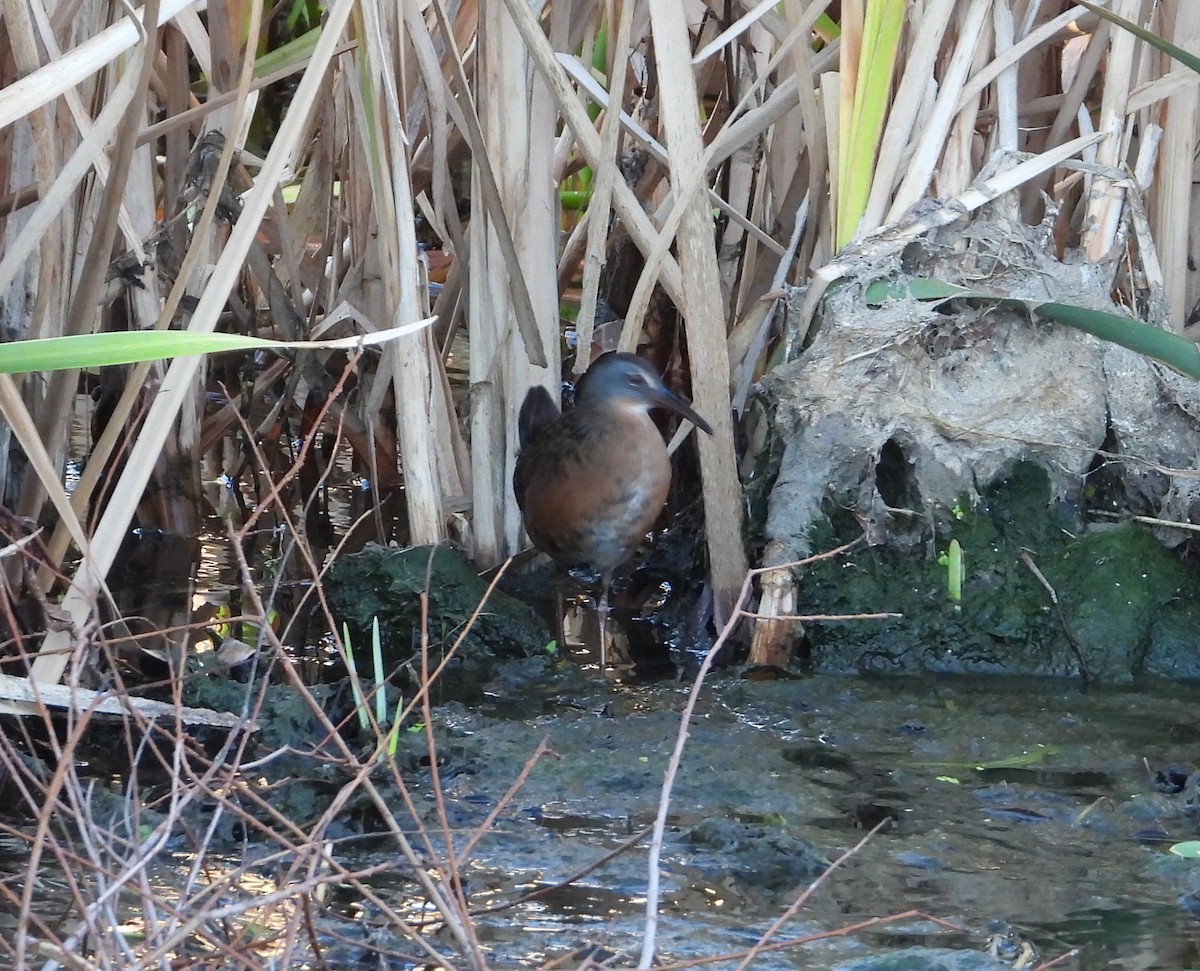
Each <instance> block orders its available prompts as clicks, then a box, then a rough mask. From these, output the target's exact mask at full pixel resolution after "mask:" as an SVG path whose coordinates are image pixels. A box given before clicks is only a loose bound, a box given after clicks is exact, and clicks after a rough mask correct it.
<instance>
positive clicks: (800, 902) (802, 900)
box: [737, 817, 894, 971]
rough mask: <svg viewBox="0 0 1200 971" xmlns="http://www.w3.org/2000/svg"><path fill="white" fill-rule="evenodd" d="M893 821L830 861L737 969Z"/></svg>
mask: <svg viewBox="0 0 1200 971" xmlns="http://www.w3.org/2000/svg"><path fill="white" fill-rule="evenodd" d="M893 823H894V820H893V819H891V818H890V817H886V818H884V819H881V820H880V821H879V822H877V823H876V824H875V825H874V826H873V827H872V828H871V830H870V832H868V833H867V835H866V836H864V837H863V838H862V839H860V840H859V841H858V842H857V843H855V844H854V845H853V846H852V847H850V849H848V850H846V852H845V853H843V854H842V855H841V856H839V857H838V858H837V859H836V860H834V861H833V862H832V863H830V864H829V866H827V867H826V868H825V870H824V871H823V872H822V873H821V875H820V876H819V877H817V879H815V880H814V881H813V882H812V883H810V884H809V885H808V886H807V887H806V888H805V890H804V892H803V893H801V894H800V896H798V897H797V898H796V899H795V900H793V901H792V904H791V906H790V907H788V909H787V910H785V911H784V912H783V913H782V914H780V915H779V916H778V917H777V918H776V919H775V921H774V922H773V923H772V924H771V926H770V927H768V928H767V929H766V931H765V932H764V933H763V935H762V937H760V938H759V939H758V942H757V943H756V944H755V945H754V947H752V948H750V950H749V952H747V954H746V957H745V958H743V959H742V963H741V964H739V965H738V968H737V971H746V969H747V968H749V967H750V963H751V962H752V961H753V960H754V959H755V958H756V957H757V956H758V955H759V954H760V953H761V951H762V949H763V948H764V947H765V946H766V945H767V944H768V943H769V942H770V940H771V938H772V937H774V936H775V935H776V934H777V933H778V932H779V930H780V929H781V928H782V927H783V925H784V924H786V923H787V922H788V921H789V920H791V919H792V918H793V917H794V916H795V915H796V913H797V912H798V911H799V910H800V908H801V907H803V906H804V905H805V904H806V903H808V901H809V900H810V899H811V898H812V895H813V894H814V893H816V892H817V888H818V887H820V886H821V884H823V883H824V882H825V881H826V880H827V879H828V878H829V876H830V875H831V874H832V873H833V871H834V870H836V869H838V867H840V866H841V865H842V864H843V863H845V862H846V861H847V860H849V859H850V857H852V856H854V855H856V854H857V853H858V851H859V850H861V849H862V848H863V847H864V846H866V845H867V844H868V843H869V842H871V839H872V838H873V837H874V836H875V834H876V833H878V832H879V831H880V830H881V829H883V828H884V827H885V826H889V825H892V824H893Z"/></svg>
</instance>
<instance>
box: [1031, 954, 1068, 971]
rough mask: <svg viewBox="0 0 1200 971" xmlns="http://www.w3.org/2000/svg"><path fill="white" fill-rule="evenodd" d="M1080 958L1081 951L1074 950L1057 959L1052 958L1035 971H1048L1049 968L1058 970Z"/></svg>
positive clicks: (1034, 970)
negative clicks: (1068, 962)
mask: <svg viewBox="0 0 1200 971" xmlns="http://www.w3.org/2000/svg"><path fill="white" fill-rule="evenodd" d="M1078 956H1079V949H1078V948H1072V949H1071V950H1069V951H1065V952H1064V953H1062V954H1060V955H1059V956H1058V957H1056V958H1051V959H1050V960H1049V961H1043V962H1042V963H1041V964H1039V965H1038V966H1037V967H1036V968H1034V969H1033V971H1048V969H1049V968H1057V967H1058V966H1059V965H1060V964H1065V963H1066V962H1067V961H1070V960H1073V959H1074V958H1077V957H1078Z"/></svg>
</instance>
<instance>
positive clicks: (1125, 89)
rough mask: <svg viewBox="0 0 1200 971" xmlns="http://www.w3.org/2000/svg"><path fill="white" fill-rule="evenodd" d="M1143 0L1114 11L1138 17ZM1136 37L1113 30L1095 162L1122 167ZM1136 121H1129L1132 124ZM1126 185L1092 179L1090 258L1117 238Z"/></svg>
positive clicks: (1122, 1) (1124, 0) (1127, 1)
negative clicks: (1100, 136)
mask: <svg viewBox="0 0 1200 971" xmlns="http://www.w3.org/2000/svg"><path fill="white" fill-rule="evenodd" d="M1140 7H1141V0H1116V2H1114V4H1113V12H1114V13H1116V14H1118V15H1119V16H1121V17H1124V18H1125V19H1127V20H1135V21H1136V20H1137V19H1138V11H1139V8H1140ZM1137 44H1138V40H1137V38H1136V37H1135V36H1134V35H1133V34H1131V33H1129V31H1127V30H1114V31H1113V32H1112V34H1111V40H1110V43H1109V45H1108V59H1107V62H1106V64H1105V68H1104V94H1103V97H1102V99H1101V103H1100V119H1099V122H1098V123H1097V126H1096V128H1097V131H1098V132H1099V133H1100V134H1101V135H1102V136H1103V140H1102V141H1101V142H1100V144H1099V146H1098V147H1097V149H1096V161H1097V162H1098V163H1100V164H1101V165H1107V166H1109V167H1111V168H1119V167H1120V165H1121V160H1122V158H1123V157H1124V155H1125V153H1126V149H1127V145H1126V144H1125V142H1126V141H1127V139H1126V134H1125V133H1126V118H1125V106H1126V104H1127V102H1128V100H1129V91H1130V89H1131V88H1132V86H1133V60H1134V53H1135V51H1136V49H1137ZM1132 122H1133V120H1132V119H1131V120H1130V124H1132ZM1124 199H1125V190H1124V188H1123V187H1122V186H1121V185H1120V184H1118V183H1115V182H1111V181H1110V180H1108V179H1104V178H1095V179H1093V180H1092V185H1091V191H1090V192H1089V193H1088V198H1087V210H1086V213H1085V216H1084V220H1085V228H1084V232H1083V249H1084V253H1085V254H1086V255H1087V258H1088V259H1089V260H1092V261H1093V262H1100V261H1101V260H1102V259H1104V258H1105V256H1107V255H1108V252H1109V250H1110V249H1111V248H1112V246H1113V243H1114V242H1115V241H1116V237H1117V229H1118V227H1119V225H1120V218H1121V210H1122V204H1123V202H1124Z"/></svg>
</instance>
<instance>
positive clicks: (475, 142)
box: [433, 0, 548, 367]
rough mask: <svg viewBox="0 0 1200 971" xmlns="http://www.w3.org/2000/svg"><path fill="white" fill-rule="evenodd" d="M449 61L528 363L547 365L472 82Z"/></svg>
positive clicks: (437, 9)
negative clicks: (501, 256) (474, 99)
mask: <svg viewBox="0 0 1200 971" xmlns="http://www.w3.org/2000/svg"><path fill="white" fill-rule="evenodd" d="M433 10H434V13H435V14H436V15H437V20H438V27H439V28H440V30H441V32H442V39H443V41H444V42H445V43H446V45H447V46H448V49H449V50H451V51H454V50H456V48H455V44H454V31H453V30H452V29H451V27H450V24H449V22H448V21H447V20H446V11H445V10H444V9H443V6H442V0H434V3H433ZM449 61H450V66H451V68H452V69H453V77H454V84H455V87H457V88H458V95H459V98H460V99H461V103H460V102H459V101H458V100H456V99H454V98H451V99H450V100H449V101H448V102H447V106H448V107H449V106H451V105H453V106H454V107H453V108H452V109H451V111H452V114H455V113H456V114H457V117H456V118H455V121H456V122H457V123H458V125H459V131H461V132H462V134H463V136H464V137H466V139H467V141H468V142H470V145H471V153H472V157H473V159H474V164H475V173H476V175H478V177H479V187H480V189H481V191H482V193H483V200H484V205H485V206H486V207H487V214H488V218H489V219H490V220H491V222H492V226H491V228H492V231H493V232H495V234H496V241H497V242H498V243H499V245H500V249H501V251H502V252H503V254H504V260H505V262H506V263H507V264H508V267H509V271H510V274H511V275H510V277H509V284H510V286H509V290H510V295H511V296H512V300H513V303H515V304H516V322H517V327H518V329H519V330H520V333H521V339H522V340H523V341H524V343H525V353H526V354H527V355H528V356H529V361H530V363H531V364H534V365H536V366H537V367H546V365H547V363H548V359H547V357H546V349H545V348H544V347H543V346H542V338H541V335H539V334H538V331H537V328H536V326H535V322H536V320H537V314H536V313H535V311H534V307H533V299H532V297H531V296H530V295H529V290H528V289H527V288H526V286H525V277H524V275H523V274H522V273H521V261H520V259H519V257H518V256H517V249H516V246H515V245H514V244H513V234H512V226H511V225H510V224H509V221H508V217H507V215H505V212H504V204H503V202H502V201H501V198H500V187H499V185H498V184H497V182H496V174H495V172H494V171H493V170H492V166H491V162H490V161H489V157H488V152H487V143H486V142H485V140H484V137H483V129H482V128H480V126H479V115H478V114H477V113H476V111H475V106H474V103H473V101H472V99H471V85H470V82H469V81H468V80H467V76H466V73H465V72H464V70H463V66H462V61H461V60H459V58H458V57H457V56H453V55H452V56H450V57H449ZM463 104H465V105H466V108H465V109H464V108H463ZM455 109H457V111H456V110H455Z"/></svg>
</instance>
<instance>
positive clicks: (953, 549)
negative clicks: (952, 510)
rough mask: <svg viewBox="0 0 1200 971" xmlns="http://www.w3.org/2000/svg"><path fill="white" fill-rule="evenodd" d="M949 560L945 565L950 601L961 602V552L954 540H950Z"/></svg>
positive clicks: (959, 546) (956, 541)
mask: <svg viewBox="0 0 1200 971" xmlns="http://www.w3.org/2000/svg"><path fill="white" fill-rule="evenodd" d="M949 560H950V562H949V563H948V564H947V565H946V570H947V587H948V590H949V594H950V599H951V600H953V601H954V602H955V603H958V602H959V601H960V600H962V579H963V550H962V546H961V545H959V542H958V540H956V539H952V540H950V555H949Z"/></svg>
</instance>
